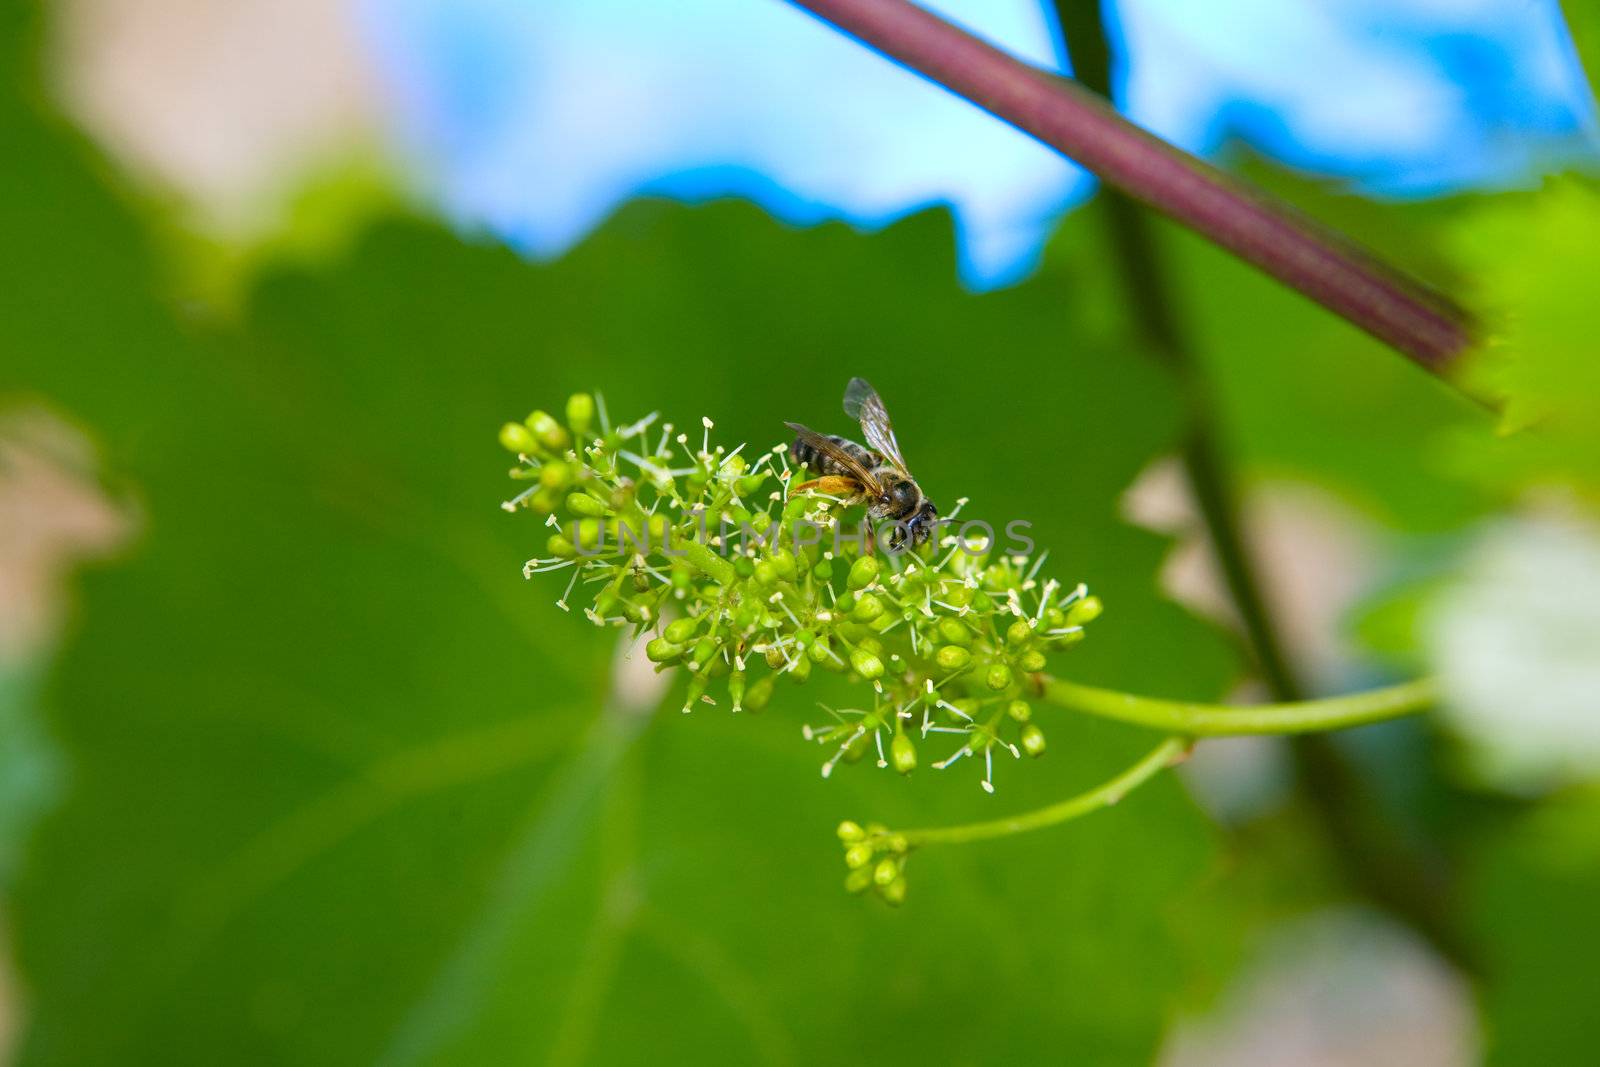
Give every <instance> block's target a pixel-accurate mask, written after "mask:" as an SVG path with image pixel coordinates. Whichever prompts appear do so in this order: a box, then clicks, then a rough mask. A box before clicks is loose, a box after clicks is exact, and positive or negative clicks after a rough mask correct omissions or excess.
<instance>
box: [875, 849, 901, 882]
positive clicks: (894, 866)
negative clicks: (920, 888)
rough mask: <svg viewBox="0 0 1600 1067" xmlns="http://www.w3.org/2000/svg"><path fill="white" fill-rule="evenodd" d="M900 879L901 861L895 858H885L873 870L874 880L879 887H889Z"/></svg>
mask: <svg viewBox="0 0 1600 1067" xmlns="http://www.w3.org/2000/svg"><path fill="white" fill-rule="evenodd" d="M898 877H900V861H899V860H897V859H895V858H894V857H893V856H885V857H883V859H881V860H879V861H878V864H877V866H875V867H873V868H872V880H873V881H874V882H876V883H878V884H879V885H888V884H889V883H890V882H892V881H894V880H895V879H896V878H898Z"/></svg>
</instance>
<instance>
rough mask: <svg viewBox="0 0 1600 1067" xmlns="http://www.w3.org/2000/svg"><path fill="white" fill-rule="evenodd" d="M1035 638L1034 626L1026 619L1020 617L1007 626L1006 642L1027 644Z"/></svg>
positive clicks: (1009, 643)
mask: <svg viewBox="0 0 1600 1067" xmlns="http://www.w3.org/2000/svg"><path fill="white" fill-rule="evenodd" d="M1031 640H1033V627H1031V626H1029V625H1028V623H1027V621H1026V620H1024V619H1018V620H1016V621H1015V622H1013V623H1012V624H1011V625H1010V626H1007V627H1006V644H1008V645H1025V644H1027V643H1028V642H1029V641H1031Z"/></svg>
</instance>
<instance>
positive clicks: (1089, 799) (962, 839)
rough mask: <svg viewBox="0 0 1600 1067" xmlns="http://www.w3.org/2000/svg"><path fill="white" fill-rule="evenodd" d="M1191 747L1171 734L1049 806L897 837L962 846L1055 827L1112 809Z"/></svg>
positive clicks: (910, 844) (911, 841) (909, 841)
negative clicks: (1107, 778) (1098, 780)
mask: <svg viewBox="0 0 1600 1067" xmlns="http://www.w3.org/2000/svg"><path fill="white" fill-rule="evenodd" d="M1188 750H1189V741H1188V739H1186V738H1182V737H1169V738H1167V739H1166V740H1165V741H1163V742H1161V744H1159V745H1157V746H1156V747H1155V748H1153V749H1151V750H1150V753H1149V755H1147V756H1145V757H1144V758H1143V759H1141V760H1140V761H1139V762H1138V763H1135V764H1134V765H1133V766H1131V767H1129V768H1128V769H1127V770H1125V771H1123V772H1122V773H1121V774H1119V775H1117V776H1116V777H1115V778H1112V779H1111V780H1110V781H1107V782H1104V783H1102V784H1101V785H1098V786H1096V787H1095V788H1093V789H1091V790H1089V791H1088V792H1087V793H1079V794H1078V795H1077V796H1075V797H1069V798H1067V799H1066V800H1063V801H1059V802H1058V803H1055V804H1051V805H1049V806H1048V807H1043V808H1038V809H1036V810H1034V811H1029V812H1024V813H1023V814H1021V815H1013V816H1010V817H1008V818H1004V819H992V820H990V821H988V822H973V823H963V824H962V825H960V826H939V827H934V828H931V829H926V830H901V831H897V832H896V834H895V836H897V837H899V838H902V839H903V840H904V841H905V844H906V846H907V847H909V848H916V847H917V846H919V845H960V844H965V843H967V842H968V841H984V840H987V839H989V838H991V837H1009V836H1010V835H1011V834H1022V833H1027V832H1028V831H1030V830H1040V829H1043V828H1044V827H1046V826H1054V825H1056V824H1057V823H1063V822H1066V821H1067V820H1069V819H1076V818H1078V817H1079V816H1080V815H1088V814H1089V813H1090V812H1094V811H1099V810H1100V809H1101V808H1109V807H1110V806H1111V805H1113V804H1115V803H1116V802H1117V801H1119V800H1121V799H1122V798H1123V797H1125V796H1127V795H1128V793H1130V792H1132V791H1133V790H1134V789H1137V788H1138V787H1139V786H1141V785H1143V784H1144V783H1145V782H1147V781H1149V780H1150V779H1151V778H1153V777H1155V776H1156V774H1158V773H1159V772H1160V771H1162V770H1163V769H1165V768H1167V767H1170V766H1172V765H1173V764H1175V763H1177V762H1179V761H1180V760H1182V759H1183V757H1184V755H1185V753H1187V752H1188Z"/></svg>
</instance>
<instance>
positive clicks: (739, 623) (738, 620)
mask: <svg viewBox="0 0 1600 1067" xmlns="http://www.w3.org/2000/svg"><path fill="white" fill-rule="evenodd" d="M760 621H761V605H760V604H759V603H758V602H756V601H755V600H749V599H747V600H745V601H744V602H743V603H741V604H740V605H739V606H738V608H736V609H735V610H734V613H733V625H734V628H735V629H738V630H748V629H750V628H751V627H753V626H755V624H756V623H758V622H760Z"/></svg>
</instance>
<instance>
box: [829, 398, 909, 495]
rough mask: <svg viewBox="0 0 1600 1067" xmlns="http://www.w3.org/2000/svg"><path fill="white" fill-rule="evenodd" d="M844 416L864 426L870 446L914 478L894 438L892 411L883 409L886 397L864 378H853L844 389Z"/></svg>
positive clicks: (898, 443) (863, 431) (863, 429)
mask: <svg viewBox="0 0 1600 1067" xmlns="http://www.w3.org/2000/svg"><path fill="white" fill-rule="evenodd" d="M844 413H845V414H846V415H849V416H850V417H851V418H852V419H856V420H858V421H859V422H860V423H861V433H862V435H863V436H865V437H866V439H867V444H868V445H870V446H871V447H872V448H874V449H876V450H877V451H878V453H879V454H880V455H882V456H883V458H885V459H887V460H888V461H889V462H890V463H893V464H894V465H895V466H896V467H899V468H900V473H902V474H904V475H905V476H906V477H908V478H909V477H911V470H910V468H908V467H907V466H906V460H905V457H904V456H902V455H901V454H900V442H899V441H896V440H895V439H894V426H893V425H892V424H891V423H890V422H889V409H888V408H886V407H884V406H883V398H882V397H880V396H879V395H878V391H877V390H876V389H874V388H873V387H872V384H871V383H870V382H868V381H867V380H866V379H865V378H851V379H850V384H849V385H847V386H846V387H845V390H844Z"/></svg>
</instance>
